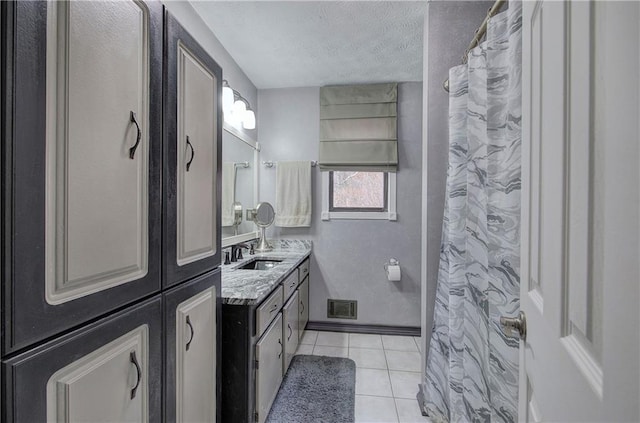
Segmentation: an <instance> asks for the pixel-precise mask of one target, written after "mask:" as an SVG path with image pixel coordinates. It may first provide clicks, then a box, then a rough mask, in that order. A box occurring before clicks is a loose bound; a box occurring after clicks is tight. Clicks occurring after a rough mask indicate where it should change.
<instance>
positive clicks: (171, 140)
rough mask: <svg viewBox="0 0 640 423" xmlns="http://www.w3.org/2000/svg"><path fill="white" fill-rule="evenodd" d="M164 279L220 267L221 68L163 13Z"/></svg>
mask: <svg viewBox="0 0 640 423" xmlns="http://www.w3.org/2000/svg"><path fill="white" fill-rule="evenodd" d="M166 26H167V38H166V51H167V62H166V64H165V66H166V67H167V81H166V83H167V90H166V96H165V101H166V103H165V121H164V125H165V143H164V144H165V145H164V147H165V181H166V186H165V204H164V207H165V216H166V217H167V219H166V220H165V230H166V237H165V240H166V242H165V245H164V248H165V252H164V257H165V267H166V272H165V278H164V279H165V280H164V283H165V285H166V286H170V285H173V284H176V283H179V282H182V281H184V280H187V279H188V278H190V277H192V276H195V275H197V274H201V273H203V272H204V271H207V270H209V269H212V268H215V267H216V266H218V265H219V264H220V254H221V253H220V240H221V226H220V202H221V197H220V195H221V191H220V190H221V188H220V187H221V185H220V166H221V160H222V157H221V156H222V154H221V153H222V142H221V140H222V112H221V93H222V70H221V68H220V67H219V66H218V65H217V63H216V62H215V61H214V60H213V59H212V58H211V57H210V56H209V55H208V54H207V53H206V52H205V51H204V49H202V47H200V45H198V43H197V42H196V41H195V40H194V39H193V38H192V37H191V36H190V35H189V33H187V32H186V31H185V29H184V28H182V27H181V26H180V24H179V23H178V22H177V21H176V20H175V19H174V18H173V17H172V16H171V15H170V14H169V13H167V14H166Z"/></svg>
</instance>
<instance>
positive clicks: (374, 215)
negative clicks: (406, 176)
mask: <svg viewBox="0 0 640 423" xmlns="http://www.w3.org/2000/svg"><path fill="white" fill-rule="evenodd" d="M320 173H321V175H322V220H332V219H352V220H390V221H396V220H398V213H396V173H395V172H388V173H387V174H388V175H389V180H388V182H389V183H388V186H387V189H388V192H387V199H388V204H387V205H388V209H389V210H388V211H385V212H363V211H358V212H333V211H329V172H328V171H323V172H320Z"/></svg>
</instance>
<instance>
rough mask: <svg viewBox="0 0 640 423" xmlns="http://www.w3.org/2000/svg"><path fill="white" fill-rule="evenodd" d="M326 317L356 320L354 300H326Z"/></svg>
mask: <svg viewBox="0 0 640 423" xmlns="http://www.w3.org/2000/svg"><path fill="white" fill-rule="evenodd" d="M327 317H328V318H331V319H357V318H358V302H357V301H355V300H332V299H328V300H327Z"/></svg>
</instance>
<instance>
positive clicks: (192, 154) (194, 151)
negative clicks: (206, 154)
mask: <svg viewBox="0 0 640 423" xmlns="http://www.w3.org/2000/svg"><path fill="white" fill-rule="evenodd" d="M187 147H191V158H190V159H189V161H188V162H187V172H188V171H189V168H190V167H191V162H192V161H193V157H194V156H195V155H196V150H194V148H193V144H191V142H190V141H189V135H187Z"/></svg>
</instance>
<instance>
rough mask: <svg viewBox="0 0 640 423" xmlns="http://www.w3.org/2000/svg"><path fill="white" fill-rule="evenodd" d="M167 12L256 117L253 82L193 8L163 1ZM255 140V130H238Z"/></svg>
mask: <svg viewBox="0 0 640 423" xmlns="http://www.w3.org/2000/svg"><path fill="white" fill-rule="evenodd" d="M162 4H164V5H165V7H166V8H167V10H168V11H169V12H170V13H171V14H172V15H173V16H174V17H175V18H176V19H177V20H178V22H180V24H181V25H182V26H183V27H184V28H185V29H186V30H187V31H188V32H189V34H191V36H192V37H193V38H195V39H196V41H198V43H199V44H200V45H201V46H202V48H204V49H205V50H206V51H207V53H209V54H210V55H211V57H212V58H213V60H215V61H216V63H218V65H220V67H221V68H222V78H223V79H226V80H227V81H229V85H231V87H233V88H234V89H235V90H236V91H238V92H239V93H240V94H241V95H242V96H243V97H244V98H246V99H247V100H248V101H249V103H250V104H251V107H252V108H253V111H254V112H255V114H256V116H258V101H257V100H258V90H257V89H256V87H255V85H253V82H251V80H250V79H249V78H248V77H247V75H245V73H244V72H243V71H242V69H240V66H238V64H237V63H236V62H235V61H234V60H233V57H231V55H230V54H229V53H228V52H227V50H226V49H225V48H224V46H223V45H222V44H220V41H218V39H217V38H216V36H215V35H214V33H213V32H212V31H211V29H210V28H209V27H208V26H207V24H206V23H205V22H204V21H203V20H202V18H201V17H200V15H198V14H197V13H196V11H195V10H194V9H193V6H191V4H189V2H187V1H179V0H163V1H162ZM240 131H241V132H244V133H246V134H248V135H249V136H251V138H253V139H255V138H256V136H257V135H256V134H257V130H256V129H252V130H246V129H240Z"/></svg>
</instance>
